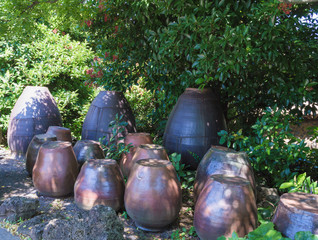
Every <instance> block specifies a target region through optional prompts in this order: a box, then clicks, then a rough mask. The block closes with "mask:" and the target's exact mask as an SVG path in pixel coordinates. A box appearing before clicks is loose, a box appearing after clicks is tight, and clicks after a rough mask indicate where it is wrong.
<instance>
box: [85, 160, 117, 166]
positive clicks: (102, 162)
mask: <svg viewBox="0 0 318 240" xmlns="http://www.w3.org/2000/svg"><path fill="white" fill-rule="evenodd" d="M87 164H91V165H96V166H104V165H116V164H117V162H116V160H114V159H106V158H99V159H89V160H87Z"/></svg>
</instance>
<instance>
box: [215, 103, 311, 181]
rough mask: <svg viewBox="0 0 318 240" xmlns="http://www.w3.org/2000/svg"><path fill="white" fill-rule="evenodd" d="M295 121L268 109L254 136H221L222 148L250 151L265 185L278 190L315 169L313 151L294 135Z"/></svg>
mask: <svg viewBox="0 0 318 240" xmlns="http://www.w3.org/2000/svg"><path fill="white" fill-rule="evenodd" d="M292 120H293V119H292V118H291V116H290V115H288V114H286V113H284V112H283V111H282V110H280V109H277V108H275V107H274V108H273V109H270V108H268V109H266V110H265V111H264V115H263V116H262V118H260V119H258V120H257V121H256V123H255V124H254V125H253V126H252V130H251V136H244V135H243V134H242V131H241V130H240V131H238V132H237V133H231V134H229V133H227V132H226V131H221V132H219V135H220V136H221V139H220V144H226V145H227V146H228V147H232V148H234V149H237V150H241V151H246V152H247V154H248V155H249V157H250V159H251V162H252V165H253V167H254V169H255V171H256V176H257V177H259V178H260V179H258V180H259V181H260V182H261V183H262V184H265V185H267V186H276V187H278V186H279V185H280V184H282V183H283V182H285V181H288V180H289V179H290V178H291V177H293V176H294V175H295V174H296V173H297V172H299V171H302V169H303V168H304V167H306V165H307V167H308V166H309V167H312V166H314V165H315V161H316V160H312V161H309V160H311V154H312V152H313V151H312V150H311V149H310V148H309V147H307V146H306V144H305V142H304V140H300V139H298V138H296V137H295V136H294V135H293V134H292V133H291V131H290V127H289V125H290V122H291V121H292Z"/></svg>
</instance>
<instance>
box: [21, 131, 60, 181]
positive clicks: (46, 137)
mask: <svg viewBox="0 0 318 240" xmlns="http://www.w3.org/2000/svg"><path fill="white" fill-rule="evenodd" d="M56 140H57V139H56V136H55V135H53V134H38V135H35V136H34V137H33V139H32V141H31V142H30V145H29V147H28V150H27V153H26V162H25V165H26V170H27V171H28V173H29V175H30V176H32V171H33V167H34V164H35V162H36V158H37V156H38V153H39V150H40V147H41V146H42V144H44V143H46V142H50V141H56Z"/></svg>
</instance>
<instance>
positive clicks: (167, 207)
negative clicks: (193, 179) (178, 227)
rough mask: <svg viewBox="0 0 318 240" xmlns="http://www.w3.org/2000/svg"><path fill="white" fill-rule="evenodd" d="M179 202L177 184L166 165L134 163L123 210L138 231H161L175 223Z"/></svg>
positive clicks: (164, 162)
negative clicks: (124, 209)
mask: <svg viewBox="0 0 318 240" xmlns="http://www.w3.org/2000/svg"><path fill="white" fill-rule="evenodd" d="M181 200H182V199H181V187H180V183H179V181H178V178H177V174H176V171H175V169H174V167H173V165H172V163H171V162H170V161H167V160H158V159H143V160H139V161H137V163H136V164H135V166H134V167H133V169H132V172H131V173H130V176H129V179H128V182H127V185H126V191H125V207H126V211H127V213H128V215H129V216H130V217H131V218H132V219H133V220H134V221H135V224H136V226H137V227H138V228H140V229H142V230H145V231H154V232H155V231H161V230H164V229H165V228H166V227H167V226H168V225H169V224H171V223H173V222H174V221H175V220H176V219H177V217H178V214H179V211H180V208H181V203H182V201H181Z"/></svg>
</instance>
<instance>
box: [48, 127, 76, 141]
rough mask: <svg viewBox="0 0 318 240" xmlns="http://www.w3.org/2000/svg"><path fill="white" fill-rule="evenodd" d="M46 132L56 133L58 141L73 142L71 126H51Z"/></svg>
mask: <svg viewBox="0 0 318 240" xmlns="http://www.w3.org/2000/svg"><path fill="white" fill-rule="evenodd" d="M46 133H49V134H54V135H55V136H56V138H57V140H58V141H67V142H70V143H71V142H72V134H71V130H70V129H69V128H65V127H60V126H50V127H49V129H48V130H47V132H46Z"/></svg>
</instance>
